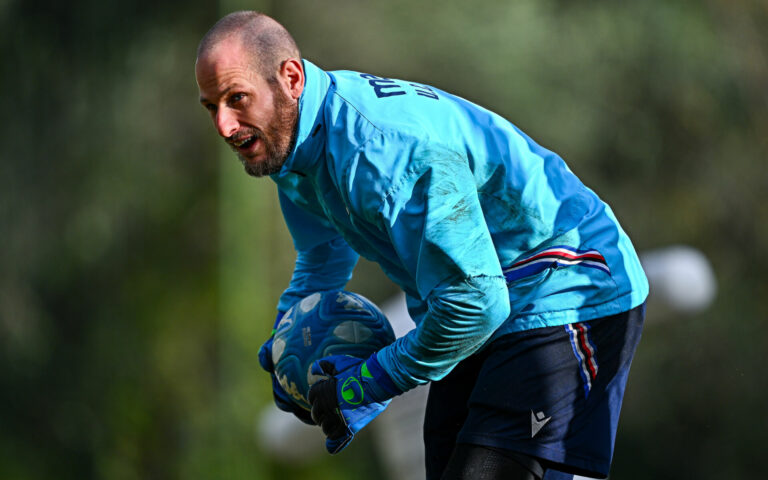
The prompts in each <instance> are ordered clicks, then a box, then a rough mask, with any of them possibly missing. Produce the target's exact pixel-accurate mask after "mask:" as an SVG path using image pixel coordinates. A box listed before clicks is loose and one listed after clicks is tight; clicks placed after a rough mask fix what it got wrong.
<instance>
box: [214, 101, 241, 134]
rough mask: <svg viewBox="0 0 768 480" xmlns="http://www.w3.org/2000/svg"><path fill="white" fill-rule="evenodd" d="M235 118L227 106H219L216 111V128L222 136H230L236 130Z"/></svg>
mask: <svg viewBox="0 0 768 480" xmlns="http://www.w3.org/2000/svg"><path fill="white" fill-rule="evenodd" d="M238 125H239V124H238V122H237V118H235V115H234V114H233V112H231V111H229V109H228V108H221V109H219V111H218V112H216V130H218V132H219V135H221V136H222V137H224V138H228V137H231V136H232V135H234V133H235V132H236V131H237V127H238Z"/></svg>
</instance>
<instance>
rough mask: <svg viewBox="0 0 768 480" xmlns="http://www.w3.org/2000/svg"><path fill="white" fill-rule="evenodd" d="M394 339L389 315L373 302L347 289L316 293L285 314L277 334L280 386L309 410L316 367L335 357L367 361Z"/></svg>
mask: <svg viewBox="0 0 768 480" xmlns="http://www.w3.org/2000/svg"><path fill="white" fill-rule="evenodd" d="M394 340H395V334H394V332H393V331H392V327H391V326H390V324H389V321H388V320H387V317H385V316H384V314H383V313H382V312H381V310H379V308H378V307H377V306H376V305H374V304H373V303H372V302H371V301H370V300H368V299H366V298H365V297H363V296H362V295H358V294H356V293H352V292H346V291H340V290H336V291H331V292H323V293H313V294H312V295H309V296H308V297H305V298H304V299H302V300H301V301H299V302H298V303H296V304H295V305H294V306H293V307H291V308H290V309H289V310H288V311H287V312H285V315H284V316H283V318H282V320H280V323H279V324H278V325H277V329H276V330H275V337H274V341H273V346H272V361H273V362H274V365H275V375H276V376H277V379H278V381H279V382H280V385H281V386H282V387H283V389H284V390H285V391H286V392H287V393H288V394H289V395H290V396H291V397H292V398H293V400H294V401H295V402H296V403H297V404H298V405H299V406H301V407H303V408H305V409H307V410H309V409H310V405H309V401H308V400H307V393H308V392H309V387H310V386H311V385H312V384H313V383H314V382H315V381H317V380H318V379H319V378H316V377H315V376H313V375H312V374H311V373H310V368H311V367H312V363H314V362H315V361H316V360H319V359H321V358H323V357H327V356H330V355H351V356H354V357H358V358H368V357H369V356H370V355H371V354H372V353H374V352H376V351H378V350H379V349H381V348H382V347H385V346H387V345H389V344H390V343H392V342H393V341H394Z"/></svg>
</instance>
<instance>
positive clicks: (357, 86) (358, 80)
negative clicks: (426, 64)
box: [326, 70, 449, 135]
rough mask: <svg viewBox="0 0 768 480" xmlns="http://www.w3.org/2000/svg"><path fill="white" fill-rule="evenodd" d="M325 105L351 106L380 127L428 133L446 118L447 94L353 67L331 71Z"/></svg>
mask: <svg viewBox="0 0 768 480" xmlns="http://www.w3.org/2000/svg"><path fill="white" fill-rule="evenodd" d="M329 75H330V76H331V78H332V86H331V90H330V93H331V95H329V97H328V100H327V104H326V108H328V109H330V110H332V111H341V110H350V111H352V112H353V113H354V114H355V115H356V116H359V117H360V118H362V119H365V122H367V123H369V124H370V125H371V126H372V127H373V128H376V129H378V130H379V131H390V130H395V131H408V132H410V133H412V134H414V135H419V134H420V132H423V133H429V132H430V130H435V127H437V124H439V123H440V122H441V121H443V120H444V119H445V108H446V106H447V105H445V104H446V103H447V102H449V100H448V99H447V98H442V100H443V101H442V103H441V101H440V100H441V97H445V96H446V95H447V94H445V93H442V92H440V94H439V93H438V90H437V89H435V88H433V87H430V86H427V85H423V84H419V83H416V82H411V81H407V80H396V79H391V78H386V77H382V76H378V75H374V74H370V73H361V72H354V71H347V70H343V71H333V72H329ZM435 131H437V130H435Z"/></svg>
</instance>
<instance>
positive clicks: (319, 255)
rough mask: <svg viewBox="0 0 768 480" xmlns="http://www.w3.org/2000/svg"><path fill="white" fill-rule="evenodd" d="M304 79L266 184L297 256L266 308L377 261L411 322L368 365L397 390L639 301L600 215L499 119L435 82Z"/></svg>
mask: <svg viewBox="0 0 768 480" xmlns="http://www.w3.org/2000/svg"><path fill="white" fill-rule="evenodd" d="M304 67H305V76H306V81H305V86H304V91H303V93H302V96H301V98H300V100H299V124H298V131H297V137H296V144H295V146H294V149H293V151H292V152H291V153H290V155H289V157H288V158H287V160H286V162H285V164H284V165H283V167H282V169H281V171H280V172H279V173H276V174H274V175H272V179H273V180H274V181H275V182H276V183H277V185H278V192H279V197H280V205H281V207H282V210H283V215H284V217H285V220H286V223H287V225H288V228H289V230H290V232H291V235H292V237H293V241H294V245H295V248H296V250H297V259H296V266H295V269H294V273H293V277H292V279H291V282H290V285H289V286H288V288H287V289H286V290H285V292H284V293H283V295H282V296H281V298H280V301H279V304H278V310H280V311H285V310H287V309H288V308H289V307H290V306H291V305H292V304H293V303H295V302H296V301H297V300H299V299H300V298H302V297H304V296H306V295H309V294H310V293H312V292H315V291H321V290H329V289H337V288H343V287H344V285H345V284H346V283H347V281H348V280H349V279H350V278H351V275H352V269H353V267H354V266H355V264H356V262H357V259H358V255H362V256H363V257H365V258H367V259H369V260H372V261H374V262H377V263H378V264H379V265H381V268H382V269H383V270H384V272H385V273H386V274H387V275H388V276H389V278H390V279H392V280H393V281H394V282H395V283H397V284H398V285H399V286H400V287H401V288H402V289H403V290H404V291H405V293H406V295H407V300H408V307H409V312H410V313H411V316H412V317H413V319H414V321H415V322H416V325H417V328H415V329H414V330H412V331H411V332H410V333H409V334H407V335H405V336H404V337H402V338H400V339H398V340H397V341H396V342H395V343H393V344H392V345H390V346H388V347H386V348H384V349H383V350H381V351H379V352H378V354H377V358H378V360H379V362H380V363H381V365H382V367H383V368H384V369H385V370H386V372H387V373H388V374H389V375H390V377H391V378H392V380H393V382H394V383H395V384H396V385H397V386H398V387H400V388H401V389H403V390H408V389H410V388H413V387H414V386H416V385H419V384H422V383H426V382H428V381H432V380H438V379H440V378H442V377H443V376H445V375H446V374H447V373H448V372H449V371H450V370H451V369H452V368H453V367H454V366H455V365H456V364H457V363H458V362H459V361H461V360H462V359H464V358H465V357H467V356H469V355H470V354H472V353H474V352H475V351H476V350H478V349H479V348H480V347H482V345H483V344H485V342H487V341H488V340H489V338H491V337H492V336H493V335H503V334H505V333H510V332H515V331H521V330H527V329H532V328H538V327H544V326H555V325H563V324H567V323H573V322H578V321H586V320H591V319H594V318H598V317H604V316H608V315H612V314H616V313H620V312H622V311H626V310H629V309H631V308H633V307H635V306H638V305H640V304H641V303H642V302H643V301H644V300H645V298H646V296H647V294H648V282H647V280H646V277H645V275H644V273H643V271H642V268H641V266H640V262H639V261H638V258H637V255H636V253H635V250H634V247H633V246H632V244H631V242H630V240H629V238H628V237H627V235H626V234H625V233H624V231H623V230H622V228H621V227H620V226H619V223H618V221H617V220H616V218H615V216H614V214H613V212H612V211H611V209H610V208H609V207H608V205H606V204H605V203H604V202H603V201H602V200H600V198H598V196H597V195H596V194H595V193H594V192H593V191H592V190H590V189H589V188H587V187H586V186H584V184H582V183H581V181H579V179H578V178H576V176H575V175H574V174H573V173H572V172H571V171H570V170H569V168H568V167H567V166H566V164H565V163H564V162H563V160H562V159H561V158H560V157H559V156H558V155H556V154H555V153H553V152H551V151H549V150H546V149H544V148H542V147H541V146H539V145H537V144H536V143H535V142H534V141H533V140H531V139H530V138H529V137H528V136H527V135H525V134H524V133H523V132H521V131H520V130H519V129H518V128H517V127H515V126H514V125H512V124H511V123H510V122H509V121H507V120H505V119H504V118H502V117H501V116H499V115H497V114H495V113H493V112H490V111H488V110H486V109H484V108H482V107H479V106H477V105H475V104H473V103H471V102H469V101H467V100H464V99H462V98H459V97H457V96H454V95H451V94H449V93H446V92H444V91H441V90H439V89H437V88H434V87H431V86H427V85H423V84H418V83H412V82H407V81H402V80H392V79H387V78H381V77H377V76H374V75H369V74H364V73H358V72H351V71H337V72H325V71H323V70H321V69H320V68H318V67H316V66H315V65H313V64H312V63H311V62H309V61H306V60H305V61H304Z"/></svg>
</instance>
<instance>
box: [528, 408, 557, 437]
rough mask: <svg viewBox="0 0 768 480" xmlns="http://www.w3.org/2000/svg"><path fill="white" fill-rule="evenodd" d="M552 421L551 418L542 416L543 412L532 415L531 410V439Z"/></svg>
mask: <svg viewBox="0 0 768 480" xmlns="http://www.w3.org/2000/svg"><path fill="white" fill-rule="evenodd" d="M550 420H552V417H546V416H544V412H538V413H533V410H531V438H533V437H535V436H536V434H537V433H539V430H541V429H542V427H544V425H546V424H547V422H549V421H550Z"/></svg>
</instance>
